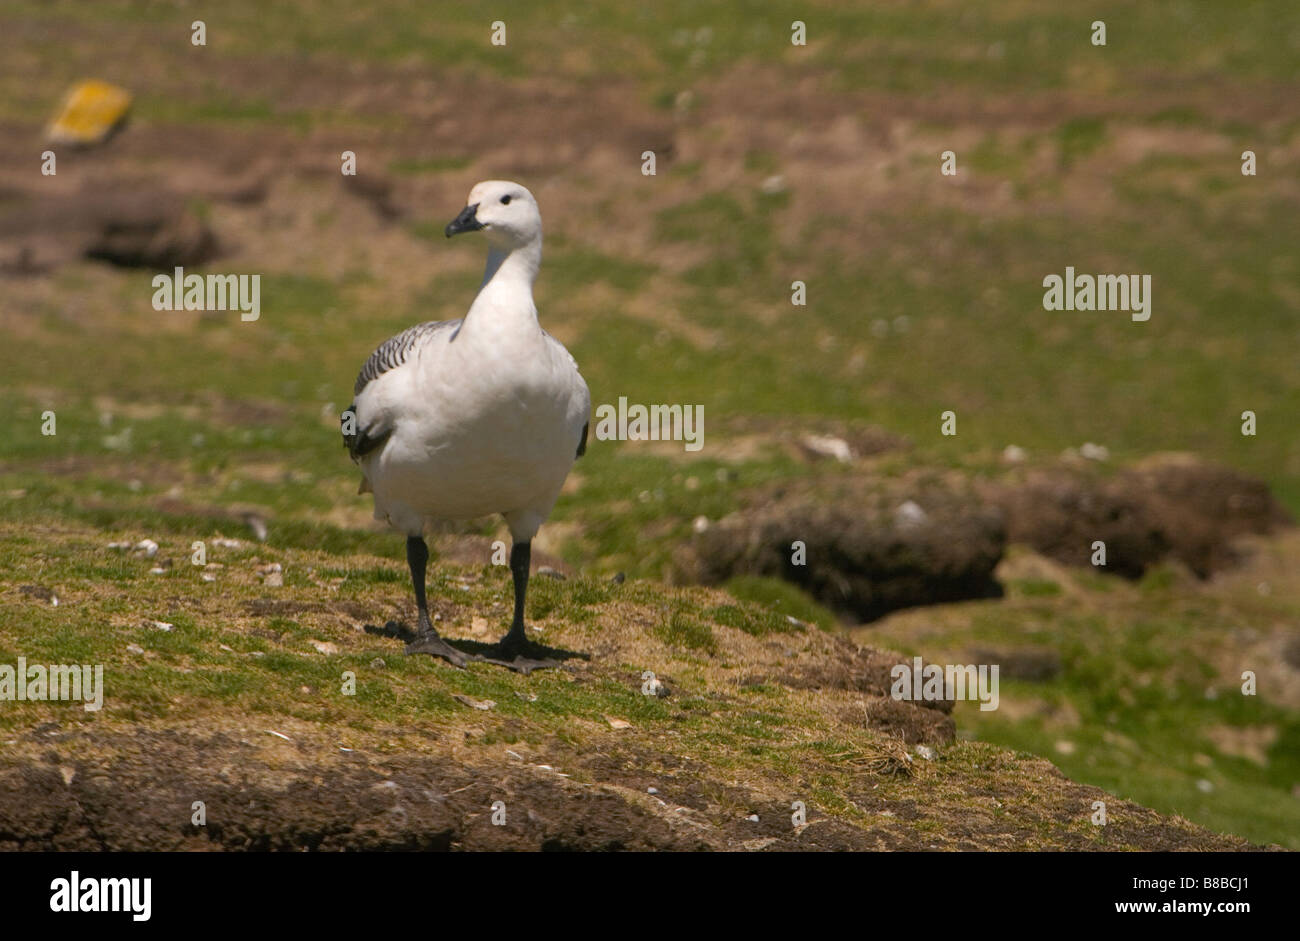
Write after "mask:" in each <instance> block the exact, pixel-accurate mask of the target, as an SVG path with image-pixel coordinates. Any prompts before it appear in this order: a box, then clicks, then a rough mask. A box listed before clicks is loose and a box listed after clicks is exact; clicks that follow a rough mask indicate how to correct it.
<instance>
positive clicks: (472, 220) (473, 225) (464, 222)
mask: <svg viewBox="0 0 1300 941" xmlns="http://www.w3.org/2000/svg"><path fill="white" fill-rule="evenodd" d="M477 212H478V203H475V204H474V205H472V206H466V207H465V208H464V209H462V210H461V211H460V215H459V216H457V217H456V218H455V219H452V220H451V221H450V222H448V223H447V228H446V229H444V230H443V231H444V232H446V233H447V238H451V237H452V236H453V235H460V233H462V232H477V231H478V230H479V229H481V228H483V227H484V226H483V223H481V222H479V221H478V216H477V215H476V213H477Z"/></svg>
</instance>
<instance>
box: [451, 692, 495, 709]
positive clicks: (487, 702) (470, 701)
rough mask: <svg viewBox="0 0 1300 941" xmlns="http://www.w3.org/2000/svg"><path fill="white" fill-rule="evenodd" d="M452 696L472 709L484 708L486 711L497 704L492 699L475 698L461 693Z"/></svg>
mask: <svg viewBox="0 0 1300 941" xmlns="http://www.w3.org/2000/svg"><path fill="white" fill-rule="evenodd" d="M452 698H453V699H455V700H456V701H457V702H458V703H461V704H463V705H466V706H469V707H470V708H471V709H482V710H483V711H484V712H486V711H487V710H489V709H492V708H494V707H495V706H496V703H495V702H493V701H492V700H491V699H474V698H473V697H471V696H465V695H462V694H461V693H455V694H453V695H452Z"/></svg>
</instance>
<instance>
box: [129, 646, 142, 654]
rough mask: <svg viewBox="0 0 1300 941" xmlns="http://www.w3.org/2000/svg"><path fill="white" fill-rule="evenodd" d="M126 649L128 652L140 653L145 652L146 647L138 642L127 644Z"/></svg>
mask: <svg viewBox="0 0 1300 941" xmlns="http://www.w3.org/2000/svg"><path fill="white" fill-rule="evenodd" d="M126 651H127V653H135V654H140V653H144V648H143V647H141V646H139V645H137V644H127V645H126Z"/></svg>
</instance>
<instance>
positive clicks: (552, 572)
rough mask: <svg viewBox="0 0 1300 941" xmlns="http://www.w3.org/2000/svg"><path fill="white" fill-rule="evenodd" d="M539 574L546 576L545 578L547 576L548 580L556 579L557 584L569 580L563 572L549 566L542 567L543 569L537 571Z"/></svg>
mask: <svg viewBox="0 0 1300 941" xmlns="http://www.w3.org/2000/svg"><path fill="white" fill-rule="evenodd" d="M537 574H538V575H544V576H546V577H547V578H553V579H555V580H556V581H557V582H562V581H564V580H565V579H566V578H567V576H566V575H565V574H564V573H563V572H561V571H558V570H557V569H553V568H551V567H550V566H549V565H543V566H541V567H540V568H539V569H538V570H537Z"/></svg>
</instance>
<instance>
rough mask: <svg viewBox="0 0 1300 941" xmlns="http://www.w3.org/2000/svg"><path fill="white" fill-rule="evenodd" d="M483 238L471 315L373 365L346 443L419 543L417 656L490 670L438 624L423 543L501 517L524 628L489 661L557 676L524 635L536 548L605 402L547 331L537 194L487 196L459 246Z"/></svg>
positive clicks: (409, 338)
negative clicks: (432, 529) (429, 527)
mask: <svg viewBox="0 0 1300 941" xmlns="http://www.w3.org/2000/svg"><path fill="white" fill-rule="evenodd" d="M476 231H481V232H483V233H484V235H485V236H486V237H487V241H488V257H487V270H486V272H485V273H484V275H483V284H482V285H481V286H480V288H479V292H478V296H477V297H476V298H474V303H473V304H471V305H470V308H469V312H468V313H467V314H466V315H465V317H464V318H463V319H461V320H444V321H430V322H428V323H422V324H418V325H416V326H414V327H411V328H409V329H407V330H404V331H403V332H401V333H399V334H397V336H395V337H393V338H391V339H390V340H388V341H387V342H385V343H384V344H383V345H382V346H380V347H379V349H377V350H375V352H374V353H372V354H371V356H370V358H369V359H368V360H366V363H365V365H364V366H363V367H362V368H361V374H360V375H359V376H358V377H357V382H356V388H355V399H354V400H353V403H352V406H351V408H350V409H349V411H348V412H344V414H343V440H344V443H345V444H346V445H347V448H348V451H349V453H350V454H351V455H352V459H353V460H354V461H355V462H356V463H357V464H358V465H360V467H361V473H362V474H363V475H364V477H365V480H364V481H363V483H362V485H361V491H360V492H362V493H364V492H367V491H371V492H373V493H374V500H375V518H376V519H379V520H384V521H386V522H388V523H389V524H390V525H391V526H393V527H394V528H395V529H398V530H400V531H402V532H404V533H406V558H407V562H408V563H409V565H410V568H411V583H412V585H413V587H414V589H415V601H416V605H417V607H418V609H419V623H418V625H417V629H416V636H415V639H414V640H413V641H412V642H411V643H410V644H408V645H407V647H406V652H407V653H408V654H414V653H425V654H430V655H432V656H435V657H441V658H443V659H445V660H448V661H450V662H451V663H454V664H456V665H457V666H463V665H464V663H465V662H466V660H468V659H476V658H471V657H467V656H466V654H465V653H463V652H462V651H460V650H457V649H456V648H454V647H452V646H451V645H449V644H448V643H447V642H446V641H445V640H443V639H442V638H441V637H439V636H438V632H437V631H436V630H435V629H434V627H433V623H432V621H430V619H429V608H428V603H427V601H426V599H425V592H424V580H425V566H426V564H427V562H428V557H429V550H428V546H427V545H426V544H425V541H424V537H423V531H424V525H425V523H426V522H427V521H429V520H463V519H472V518H474V517H479V516H485V515H488V514H491V513H500V514H501V515H502V516H503V517H504V518H505V521H506V523H507V525H508V526H509V527H510V534H511V537H512V539H513V543H514V545H513V547H512V548H511V551H510V572H511V575H512V577H513V580H514V589H515V592H514V595H515V611H514V619H513V621H512V622H511V625H510V631H509V633H508V634H506V636H505V637H503V638H502V639H501V641H500V642H499V644H498V645H497V646H496V649H495V650H494V651H493V655H492V656H488V657H481V658H477V659H488V660H493V661H498V662H500V661H504V662H506V664H507V665H508V666H512V667H514V668H516V669H523V670H525V671H527V670H529V669H532V668H535V667H538V666H546V665H552V663H551V661H548V660H547V659H546V654H547V650H546V648H544V647H541V646H540V645H538V644H534V643H533V642H532V641H530V640H528V638H527V636H526V634H525V631H524V597H525V594H526V593H527V590H528V567H529V557H530V547H531V542H532V538H533V536H534V535H536V533H537V530H538V528H539V527H540V526H541V524H542V521H543V520H545V519H546V517H547V516H548V515H549V514H550V512H551V508H552V507H553V506H554V505H555V500H556V498H557V497H558V496H559V493H560V487H561V486H562V485H563V484H564V479H565V477H567V476H568V473H569V468H570V467H571V466H572V465H573V462H574V460H576V458H577V457H579V456H581V455H582V453H583V452H584V451H585V450H586V445H587V425H588V421H589V419H590V415H591V394H590V393H589V392H588V391H587V384H586V382H584V381H583V379H582V376H581V375H580V374H579V372H578V365H577V363H576V362H574V359H573V357H572V356H571V355H569V351H568V350H566V349H565V348H564V346H563V345H562V344H561V343H560V342H559V341H558V340H556V339H555V338H554V337H552V336H551V335H550V334H548V333H547V332H546V331H545V330H543V329H542V328H541V326H540V325H539V324H538V322H537V308H536V307H535V306H534V305H533V281H534V280H535V279H536V277H537V269H538V267H539V266H540V265H541V260H542V217H541V214H540V213H539V212H538V209H537V201H536V200H535V199H533V194H532V193H530V192H529V191H528V190H527V189H525V188H524V187H523V186H520V185H519V184H518V183H510V182H505V181H501V180H489V181H487V182H483V183H479V184H477V185H476V186H475V187H474V188H473V189H472V190H470V194H469V201H468V204H467V205H466V207H465V208H464V210H462V211H461V213H460V215H458V216H457V217H456V218H455V219H454V220H452V222H450V223H449V224H448V225H447V228H446V234H447V237H448V238H450V237H451V236H453V235H456V234H459V233H461V232H476ZM349 412H350V413H351V414H350V415H349ZM349 422H350V423H349Z"/></svg>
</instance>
